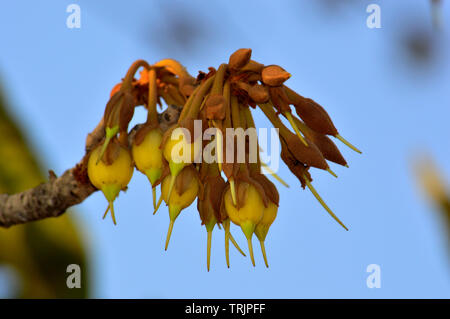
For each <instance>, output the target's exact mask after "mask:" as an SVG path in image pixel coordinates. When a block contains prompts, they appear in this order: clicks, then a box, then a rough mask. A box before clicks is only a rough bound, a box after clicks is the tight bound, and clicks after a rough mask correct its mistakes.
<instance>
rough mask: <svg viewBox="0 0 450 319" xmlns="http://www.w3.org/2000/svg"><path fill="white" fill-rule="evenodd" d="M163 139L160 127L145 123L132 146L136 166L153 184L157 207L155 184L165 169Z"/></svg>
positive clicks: (154, 203)
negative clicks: (152, 126) (161, 147)
mask: <svg viewBox="0 0 450 319" xmlns="http://www.w3.org/2000/svg"><path fill="white" fill-rule="evenodd" d="M161 141H162V132H161V130H160V129H159V128H151V126H148V125H144V126H143V127H141V128H140V129H139V130H138V131H137V133H136V136H135V138H134V141H133V145H132V148H131V152H132V155H133V159H134V162H135V165H136V168H137V169H138V170H139V171H140V172H141V173H143V174H145V175H146V176H147V178H148V180H149V182H150V184H151V185H152V194H153V195H152V196H153V208H156V194H155V187H154V186H155V183H156V181H157V180H158V179H159V178H160V177H161V174H162V169H163V155H162V150H161V149H160V146H161Z"/></svg>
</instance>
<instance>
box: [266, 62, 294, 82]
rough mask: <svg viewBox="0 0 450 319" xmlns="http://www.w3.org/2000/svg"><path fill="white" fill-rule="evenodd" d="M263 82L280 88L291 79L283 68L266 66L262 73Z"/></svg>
mask: <svg viewBox="0 0 450 319" xmlns="http://www.w3.org/2000/svg"><path fill="white" fill-rule="evenodd" d="M261 76H262V81H263V82H264V84H266V85H269V86H280V85H282V84H283V83H284V81H286V80H287V79H289V78H290V77H291V75H290V74H289V73H288V72H286V71H285V70H284V69H283V68H282V67H280V66H278V65H269V66H266V67H265V68H264V69H263V70H262V73H261Z"/></svg>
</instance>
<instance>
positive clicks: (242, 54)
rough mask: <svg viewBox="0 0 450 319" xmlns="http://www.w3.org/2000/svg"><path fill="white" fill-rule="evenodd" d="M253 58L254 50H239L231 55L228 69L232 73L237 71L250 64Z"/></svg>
mask: <svg viewBox="0 0 450 319" xmlns="http://www.w3.org/2000/svg"><path fill="white" fill-rule="evenodd" d="M251 56H252V49H239V50H237V51H235V52H234V53H233V54H232V55H230V60H229V61H228V67H229V68H230V70H232V71H237V70H239V69H240V68H242V67H244V66H245V65H246V64H247V63H249V61H250V58H251Z"/></svg>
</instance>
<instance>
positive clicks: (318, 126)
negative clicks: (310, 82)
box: [284, 86, 338, 136]
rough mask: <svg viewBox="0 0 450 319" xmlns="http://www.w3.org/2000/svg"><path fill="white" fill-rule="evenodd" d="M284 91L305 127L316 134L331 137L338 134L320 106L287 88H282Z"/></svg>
mask: <svg viewBox="0 0 450 319" xmlns="http://www.w3.org/2000/svg"><path fill="white" fill-rule="evenodd" d="M284 91H285V92H286V95H287V96H288V98H289V100H290V103H291V104H293V105H294V106H295V111H296V112H297V114H298V116H300V118H301V119H302V120H303V121H304V122H305V123H306V125H308V126H309V127H310V128H312V129H313V130H314V131H316V132H318V133H322V134H327V135H333V136H336V135H337V134H338V131H337V129H336V127H335V126H334V124H333V121H332V120H331V118H330V116H329V115H328V113H327V111H325V109H324V108H323V107H322V106H320V105H319V104H318V103H316V102H314V101H313V100H311V99H308V98H305V97H303V96H301V95H300V94H298V93H296V92H295V91H293V90H291V89H290V88H288V87H287V86H284Z"/></svg>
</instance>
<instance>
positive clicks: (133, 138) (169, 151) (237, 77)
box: [87, 49, 359, 271]
mask: <svg viewBox="0 0 450 319" xmlns="http://www.w3.org/2000/svg"><path fill="white" fill-rule="evenodd" d="M140 68H143V70H142V71H141V72H140V77H139V78H138V79H135V74H136V73H137V71H138V70H139V69H140ZM289 78H290V74H289V73H288V72H286V71H285V70H284V69H283V68H281V67H280V66H277V65H269V66H265V65H263V64H261V63H258V62H256V61H254V60H252V59H251V50H250V49H239V50H237V51H236V52H234V53H233V54H232V55H231V56H230V58H229V61H228V63H224V64H221V65H220V66H219V67H218V68H217V69H214V68H209V72H207V73H204V72H199V75H198V76H197V78H194V77H192V76H191V75H189V73H188V72H187V71H186V69H185V68H184V67H183V66H182V65H181V64H179V63H178V62H177V61H175V60H172V59H165V60H162V61H159V62H157V63H155V64H153V65H149V64H148V63H147V62H145V61H143V60H139V61H136V62H135V63H134V64H133V65H132V66H131V67H130V69H129V71H128V72H127V74H126V76H125V78H124V79H123V81H122V82H121V83H120V84H118V85H116V87H114V88H113V90H112V92H111V97H110V100H109V102H108V103H107V105H106V109H105V113H104V118H103V121H104V124H105V138H104V139H103V140H102V141H101V142H100V143H99V145H97V146H96V147H95V148H94V149H93V150H92V151H91V152H90V153H89V154H88V155H87V159H88V160H87V173H88V176H89V179H90V181H91V183H92V184H93V185H94V186H95V187H97V188H98V189H100V190H102V192H103V193H104V195H105V197H106V199H107V200H108V203H109V205H108V209H107V210H106V212H105V215H104V217H105V216H106V215H107V213H108V211H110V212H111V216H112V218H113V221H114V223H116V220H115V216H114V208H113V202H114V200H115V198H116V197H117V196H118V194H119V192H120V191H121V190H125V189H126V187H127V184H128V183H129V181H130V179H131V176H132V174H133V170H134V167H136V169H137V170H138V171H140V172H141V173H143V174H145V175H146V176H147V177H148V180H149V182H150V184H151V188H152V194H153V206H154V213H156V211H157V210H158V209H159V207H160V205H161V204H162V202H163V201H164V202H165V203H166V205H167V206H168V208H169V217H170V224H169V230H168V233H167V238H166V244H165V249H166V250H167V247H168V245H169V240H170V237H171V233H172V230H173V226H174V223H175V220H176V219H177V217H178V216H179V214H180V212H181V211H182V210H183V209H185V208H187V207H188V206H190V205H191V204H192V203H193V202H194V201H195V199H197V208H198V212H199V215H200V219H201V224H202V225H205V228H206V232H207V268H208V271H209V268H210V256H211V240H212V232H213V229H214V228H215V226H216V225H217V226H218V227H219V228H220V229H221V228H222V227H223V229H224V232H225V254H226V262H227V266H228V267H229V266H230V261H229V242H230V241H231V242H232V243H233V245H234V246H235V247H236V248H237V249H238V250H239V251H240V252H241V253H242V254H243V255H244V256H245V254H244V252H242V250H241V249H240V248H239V246H238V245H237V243H236V241H235V240H234V238H233V236H232V235H231V232H230V225H231V222H232V223H233V224H235V225H238V226H239V227H240V228H241V229H242V231H243V233H244V235H245V237H246V238H247V242H248V250H249V254H250V257H251V261H252V264H253V265H255V261H254V255H253V248H252V237H253V234H255V235H256V237H257V238H258V240H259V242H260V245H261V251H262V254H263V257H264V261H265V264H266V266H267V267H268V262H267V256H266V251H265V245H264V242H265V239H266V236H267V233H268V231H269V228H270V226H271V225H272V223H273V222H274V220H275V218H276V215H277V211H278V206H279V194H278V191H277V189H276V187H275V185H274V184H273V183H272V182H271V181H270V180H269V179H268V178H267V177H266V175H264V174H263V172H262V168H266V169H267V167H268V166H267V165H266V164H265V163H263V162H262V161H261V160H260V156H259V149H260V148H259V144H258V140H257V138H256V141H255V140H254V139H252V138H250V137H249V136H248V135H247V136H245V135H244V138H243V139H241V142H242V141H243V143H244V154H243V156H242V158H241V159H240V160H239V159H238V158H237V157H239V154H238V155H234V152H233V150H234V146H235V144H236V143H238V140H239V137H238V136H236V135H233V136H232V138H231V139H230V138H228V137H229V136H228V133H227V136H224V134H223V133H222V132H224V131H227V132H228V129H233V130H237V129H242V130H248V129H252V128H253V129H254V128H255V123H254V120H253V117H252V110H253V109H256V108H259V109H261V110H262V112H263V113H264V114H265V116H266V117H267V118H268V119H269V120H270V122H271V123H272V125H273V126H274V127H275V128H276V129H278V132H279V140H280V143H281V158H282V160H283V161H284V162H285V163H286V165H287V166H288V167H289V169H290V170H291V172H292V173H293V174H294V175H295V176H296V177H297V178H298V179H299V181H300V183H301V186H302V187H303V188H305V187H308V188H309V189H310V190H311V191H312V193H313V194H314V196H315V197H316V198H317V199H318V200H319V202H320V203H321V204H322V205H323V206H324V208H325V209H326V210H327V211H328V212H329V214H330V215H331V216H332V217H333V218H334V219H335V220H336V221H337V222H338V223H339V224H341V225H342V226H343V227H344V228H345V229H347V228H346V227H345V225H344V224H343V223H342V222H341V221H340V220H339V219H338V218H337V217H336V216H335V215H334V214H333V212H332V211H331V210H330V209H329V208H328V206H327V205H326V204H325V202H324V201H323V200H322V198H321V197H320V196H319V195H318V193H317V191H316V190H315V189H314V187H313V186H312V184H311V182H312V178H311V175H310V172H309V171H310V169H311V168H317V169H322V170H326V171H328V172H330V173H331V174H333V175H335V174H334V172H333V171H331V169H330V167H329V165H328V163H327V161H331V162H335V163H337V164H340V165H343V166H347V163H346V161H345V159H344V157H343V156H342V154H341V153H340V152H339V150H338V148H337V147H336V145H335V144H334V143H333V141H332V140H331V139H330V138H329V137H328V136H327V135H330V136H333V137H335V138H337V139H339V140H341V141H342V142H344V143H345V144H346V145H348V146H350V147H351V148H352V149H354V150H355V151H358V152H359V150H357V149H356V148H355V147H354V146H353V145H351V144H350V143H349V142H347V141H346V140H345V139H344V138H342V136H341V135H339V134H338V131H337V129H336V128H335V126H334V124H333V122H332V121H331V119H330V117H329V116H328V114H327V112H326V111H325V110H324V109H323V108H322V107H321V106H320V105H319V104H317V103H316V102H314V101H313V100H311V99H308V98H305V97H303V96H301V95H299V94H297V93H296V92H295V91H293V90H292V89H290V88H288V87H287V86H286V85H284V82H285V81H286V80H287V79H289ZM162 100H164V102H165V104H166V105H168V106H172V105H174V106H176V107H178V108H180V109H181V113H180V114H179V118H178V121H177V122H176V123H175V124H174V125H172V126H170V127H168V128H166V127H162V126H161V125H160V123H159V121H158V111H157V106H158V105H160V106H161V107H162V106H163V103H162ZM139 105H144V106H145V107H146V109H147V111H148V116H147V121H146V122H145V123H143V124H140V125H138V127H137V129H136V130H131V131H132V132H133V134H131V131H129V128H128V126H129V122H130V121H131V119H132V117H133V113H134V108H135V107H136V106H139ZM292 110H295V113H296V114H297V116H298V117H297V116H296V115H295V114H293V113H292ZM282 118H285V119H286V123H289V124H290V127H287V126H286V125H285V124H284V123H283V121H282ZM198 122H200V123H201V130H200V132H197V131H196V129H195V125H196V123H198ZM211 132H212V133H211ZM208 134H209V136H210V143H209V144H206V143H205V141H204V138H202V137H204V136H205V135H208ZM213 136H214V139H212V138H213ZM255 143H256V145H252V144H255ZM211 145H212V147H211ZM255 146H256V148H257V150H258V151H257V154H256V156H253V154H252V152H251V150H252V149H254V148H255ZM206 149H208V150H210V151H211V150H212V151H213V152H211V154H212V153H214V160H213V161H211V160H209V161H202V156H203V154H204V152H205V151H206ZM230 154H231V155H230ZM269 173H270V174H271V175H272V176H273V177H274V178H276V179H277V180H279V181H280V182H281V183H283V184H285V183H284V181H283V180H282V179H281V178H280V177H279V176H278V175H276V173H275V172H273V171H272V172H269ZM158 185H161V196H160V198H159V200H158V201H157V200H156V197H157V195H156V188H157V186H158Z"/></svg>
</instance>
